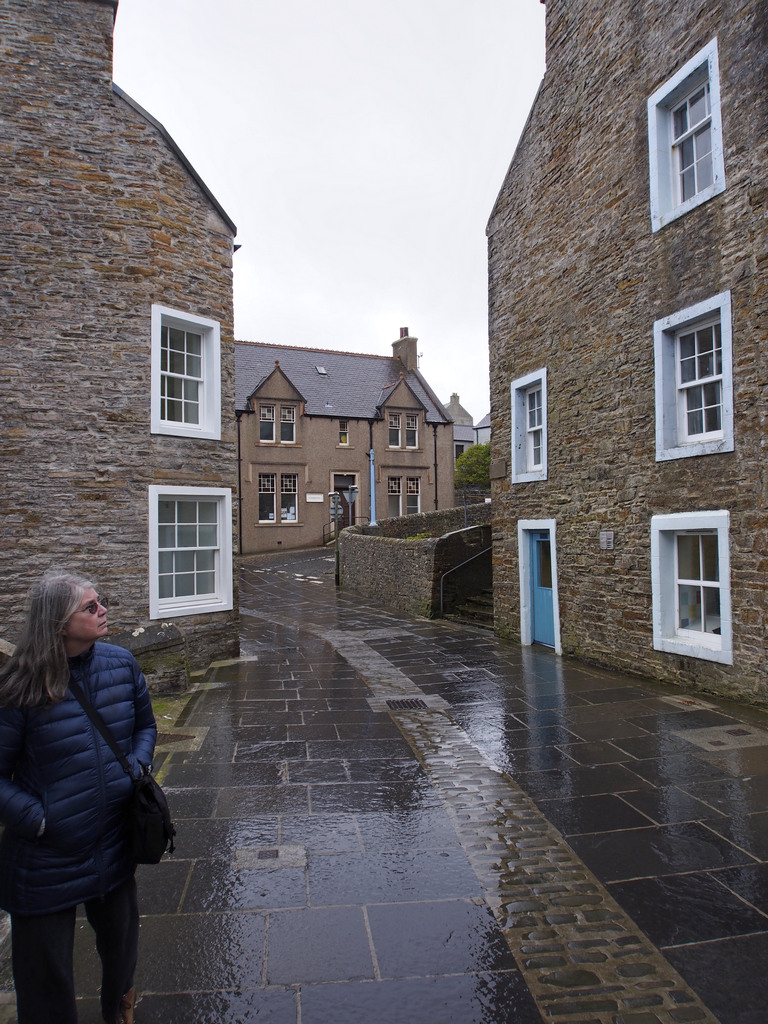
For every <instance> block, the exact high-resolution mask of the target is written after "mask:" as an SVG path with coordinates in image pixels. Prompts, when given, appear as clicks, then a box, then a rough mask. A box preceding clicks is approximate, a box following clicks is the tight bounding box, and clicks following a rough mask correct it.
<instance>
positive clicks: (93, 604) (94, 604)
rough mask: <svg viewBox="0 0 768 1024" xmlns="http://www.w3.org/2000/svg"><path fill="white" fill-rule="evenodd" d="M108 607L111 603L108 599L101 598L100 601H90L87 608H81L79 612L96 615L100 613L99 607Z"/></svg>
mask: <svg viewBox="0 0 768 1024" xmlns="http://www.w3.org/2000/svg"><path fill="white" fill-rule="evenodd" d="M108 605H109V602H108V601H107V599H106V597H100V598H99V599H98V601H89V602H88V604H87V605H86V606H85V608H80V609H79V610H80V611H81V612H88V614H89V615H95V614H96V612H98V610H99V606H101V607H102V608H107V607H108Z"/></svg>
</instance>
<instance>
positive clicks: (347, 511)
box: [333, 473, 357, 530]
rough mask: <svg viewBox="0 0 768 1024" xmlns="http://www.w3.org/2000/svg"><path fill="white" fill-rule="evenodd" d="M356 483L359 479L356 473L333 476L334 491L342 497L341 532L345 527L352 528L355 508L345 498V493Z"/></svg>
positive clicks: (335, 474)
mask: <svg viewBox="0 0 768 1024" xmlns="http://www.w3.org/2000/svg"><path fill="white" fill-rule="evenodd" d="M356 482H357V477H356V475H355V474H354V473H334V474H333V489H334V491H338V493H339V495H340V496H341V519H340V520H339V529H341V530H343V529H344V527H345V526H352V512H353V508H352V507H351V506H350V504H349V502H348V501H347V499H346V498H345V497H344V491H346V490H349V488H350V487H352V486H353V485H354V484H355V483H356Z"/></svg>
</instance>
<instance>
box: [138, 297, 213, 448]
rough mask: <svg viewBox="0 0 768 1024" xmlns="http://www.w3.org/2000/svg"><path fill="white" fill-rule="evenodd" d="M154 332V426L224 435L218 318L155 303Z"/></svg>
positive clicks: (175, 431)
mask: <svg viewBox="0 0 768 1024" xmlns="http://www.w3.org/2000/svg"><path fill="white" fill-rule="evenodd" d="M150 333H151V357H150V358H151V366H152V396H151V400H150V430H151V432H152V433H153V434H172V435H174V436H176V437H199V438H207V439H212V440H216V441H218V440H220V439H221V333H220V328H219V324H218V321H216V320H209V319H208V318H206V317H201V316H194V315H193V314H192V313H182V312H180V311H179V310H176V309H168V308H167V307H165V306H158V305H155V304H153V305H152V308H151V312H150Z"/></svg>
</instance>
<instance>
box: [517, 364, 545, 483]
mask: <svg viewBox="0 0 768 1024" xmlns="http://www.w3.org/2000/svg"><path fill="white" fill-rule="evenodd" d="M539 383H541V468H540V469H535V470H530V471H529V470H528V462H527V442H528V433H527V429H526V428H527V419H526V417H527V414H528V411H527V406H526V394H527V392H528V391H529V390H530V389H531V388H532V387H533V386H534V385H535V384H539ZM510 401H511V405H512V453H511V466H512V483H513V484H521V483H528V482H531V481H534V480H546V479H547V368H546V367H543V368H542V369H540V370H536V371H534V372H533V373H528V374H526V375H525V376H524V377H518V378H517V380H513V381H512V383H511V385H510Z"/></svg>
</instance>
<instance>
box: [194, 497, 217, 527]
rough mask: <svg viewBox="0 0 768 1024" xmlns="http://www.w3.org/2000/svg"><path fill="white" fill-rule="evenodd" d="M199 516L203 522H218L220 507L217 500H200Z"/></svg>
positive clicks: (198, 505) (198, 504) (199, 519)
mask: <svg viewBox="0 0 768 1024" xmlns="http://www.w3.org/2000/svg"><path fill="white" fill-rule="evenodd" d="M197 518H198V521H199V522H201V523H216V522H218V507H217V505H216V502H215V501H198V503H197Z"/></svg>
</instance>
